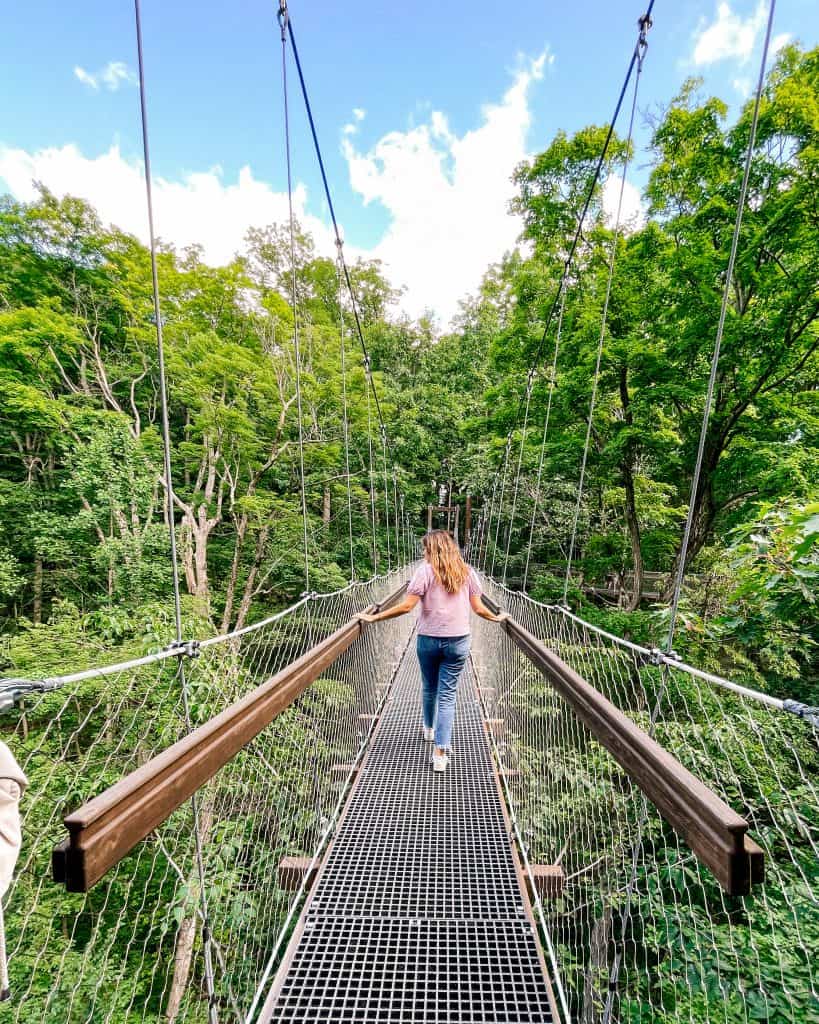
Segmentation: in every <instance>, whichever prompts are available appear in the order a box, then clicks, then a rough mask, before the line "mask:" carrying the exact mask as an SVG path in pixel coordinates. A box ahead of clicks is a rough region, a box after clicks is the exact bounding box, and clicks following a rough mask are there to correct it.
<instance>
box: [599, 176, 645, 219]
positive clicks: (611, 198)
mask: <svg viewBox="0 0 819 1024" xmlns="http://www.w3.org/2000/svg"><path fill="white" fill-rule="evenodd" d="M621 180H622V179H621V175H620V173H615V174H613V175H611V176H610V177H608V178H607V179H606V181H605V184H604V185H603V212H604V213H605V215H606V220H607V222H608V223H609V225H610V226H611V227H613V226H614V222H615V219H616V217H617V204H618V202H619V200H620V182H621ZM644 223H645V208H644V207H643V200H642V197H641V196H640V190H639V189H638V188H637V187H636V186H635V185H632V184H631V182H630V181H629V180H628V178H626V183H625V186H624V187H623V205H622V207H621V208H620V228H621V230H624V231H628V230H629V229H631V230H633V229H634V228H638V227H642V225H643V224H644Z"/></svg>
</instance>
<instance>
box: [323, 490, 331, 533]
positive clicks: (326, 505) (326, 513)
mask: <svg viewBox="0 0 819 1024" xmlns="http://www.w3.org/2000/svg"><path fill="white" fill-rule="evenodd" d="M321 521H322V522H323V523H324V525H325V526H329V525H330V488H329V487H325V488H324V501H323V504H322V508H321Z"/></svg>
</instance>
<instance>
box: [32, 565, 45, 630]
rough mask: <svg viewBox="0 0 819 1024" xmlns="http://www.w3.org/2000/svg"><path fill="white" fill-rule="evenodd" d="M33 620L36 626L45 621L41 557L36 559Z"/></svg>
mask: <svg viewBox="0 0 819 1024" xmlns="http://www.w3.org/2000/svg"><path fill="white" fill-rule="evenodd" d="M31 619H32V622H33V623H34V625H35V626H39V625H40V623H41V622H42V621H43V559H42V558H41V556H40V555H37V557H36V558H35V559H34V607H33V608H32V610H31Z"/></svg>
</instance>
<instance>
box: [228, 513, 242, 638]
mask: <svg viewBox="0 0 819 1024" xmlns="http://www.w3.org/2000/svg"><path fill="white" fill-rule="evenodd" d="M246 532H247V515H246V514H242V515H241V516H240V517H239V520H238V522H237V523H236V541H235V542H234V545H233V560H232V562H231V565H230V577H229V578H228V585H227V591H226V592H225V611H224V613H223V615H222V632H223V633H227V631H228V630H229V629H230V620H231V617H232V615H233V602H234V600H235V598H236V582H237V580H238V578H239V561H240V558H241V554H242V548H243V547H244V542H245V533H246Z"/></svg>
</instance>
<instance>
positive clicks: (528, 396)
mask: <svg viewBox="0 0 819 1024" xmlns="http://www.w3.org/2000/svg"><path fill="white" fill-rule="evenodd" d="M534 382H535V371H534V368H531V369H530V370H529V375H528V377H527V378H526V409H525V411H524V413H523V429H522V431H521V435H520V451H519V452H518V465H517V469H516V471H515V489H514V492H513V494H512V511H511V512H510V514H509V532H508V533H507V535H506V551H505V553H504V556H503V583H504V585H506V572H507V569H508V568H509V551H510V549H511V547H512V529H513V528H514V525H515V512H516V511H517V507H518V488H519V487H520V470H521V466H522V465H523V449H524V447H525V446H526V428H527V427H528V425H529V406H530V405H531V402H532V387H533V385H534Z"/></svg>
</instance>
